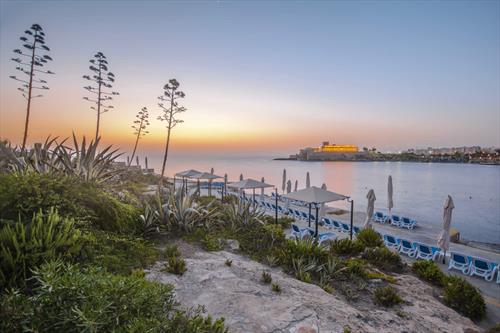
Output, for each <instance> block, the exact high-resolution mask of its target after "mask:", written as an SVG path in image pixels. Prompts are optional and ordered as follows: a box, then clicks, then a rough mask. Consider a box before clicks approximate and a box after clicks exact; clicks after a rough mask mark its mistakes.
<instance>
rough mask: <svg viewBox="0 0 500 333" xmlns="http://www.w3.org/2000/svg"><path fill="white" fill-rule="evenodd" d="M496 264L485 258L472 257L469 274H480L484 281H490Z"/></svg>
mask: <svg viewBox="0 0 500 333" xmlns="http://www.w3.org/2000/svg"><path fill="white" fill-rule="evenodd" d="M496 266H497V265H496V264H494V263H492V262H490V261H488V260H486V259H481V258H475V257H472V260H471V264H470V272H469V274H470V276H474V275H477V276H480V277H482V278H484V279H485V280H486V281H492V280H493V275H495V268H496ZM497 280H498V279H497Z"/></svg>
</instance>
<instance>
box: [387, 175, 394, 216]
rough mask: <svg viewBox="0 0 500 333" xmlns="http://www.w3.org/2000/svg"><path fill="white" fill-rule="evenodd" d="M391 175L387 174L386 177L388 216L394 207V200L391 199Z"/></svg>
mask: <svg viewBox="0 0 500 333" xmlns="http://www.w3.org/2000/svg"><path fill="white" fill-rule="evenodd" d="M392 192H393V189H392V176H391V175H389V178H388V179H387V208H388V209H389V216H391V209H392V207H394V202H393V201H392V194H393V193H392Z"/></svg>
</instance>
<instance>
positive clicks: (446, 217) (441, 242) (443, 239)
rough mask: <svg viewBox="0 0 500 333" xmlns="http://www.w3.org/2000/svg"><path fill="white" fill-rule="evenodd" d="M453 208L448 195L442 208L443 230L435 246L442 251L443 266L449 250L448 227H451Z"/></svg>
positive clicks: (451, 200)
mask: <svg viewBox="0 0 500 333" xmlns="http://www.w3.org/2000/svg"><path fill="white" fill-rule="evenodd" d="M453 208H455V205H454V204H453V199H452V198H451V196H450V195H448V197H447V198H446V201H445V202H444V207H443V230H442V231H441V233H440V234H439V238H438V241H437V245H438V246H439V247H440V248H441V249H442V250H444V256H443V264H444V262H445V258H446V251H448V250H449V249H450V225H451V213H452V211H453Z"/></svg>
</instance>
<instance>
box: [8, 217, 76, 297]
mask: <svg viewBox="0 0 500 333" xmlns="http://www.w3.org/2000/svg"><path fill="white" fill-rule="evenodd" d="M83 243H84V242H83V238H82V233H81V232H80V230H78V229H76V228H75V221H74V220H72V219H66V218H62V217H61V216H59V214H58V212H57V210H54V209H50V210H49V211H48V212H47V214H44V213H43V212H42V211H39V212H38V213H36V214H34V215H33V218H32V219H31V222H30V223H28V224H25V223H21V222H16V223H15V224H13V225H9V224H7V225H5V226H3V227H2V229H1V230H0V287H5V286H11V287H12V286H18V287H21V288H22V287H24V286H25V283H26V279H27V278H29V277H30V275H31V270H32V269H35V268H37V267H38V266H39V265H41V264H43V263H44V262H45V261H48V260H55V259H59V258H64V259H72V258H74V257H76V256H77V255H78V254H79V253H80V250H81V248H82V246H83Z"/></svg>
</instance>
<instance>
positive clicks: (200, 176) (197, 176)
mask: <svg viewBox="0 0 500 333" xmlns="http://www.w3.org/2000/svg"><path fill="white" fill-rule="evenodd" d="M190 178H193V179H217V178H222V177H221V176H217V175H214V174H213V173H208V172H201V173H199V174H195V175H193V176H192V177H190Z"/></svg>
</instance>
